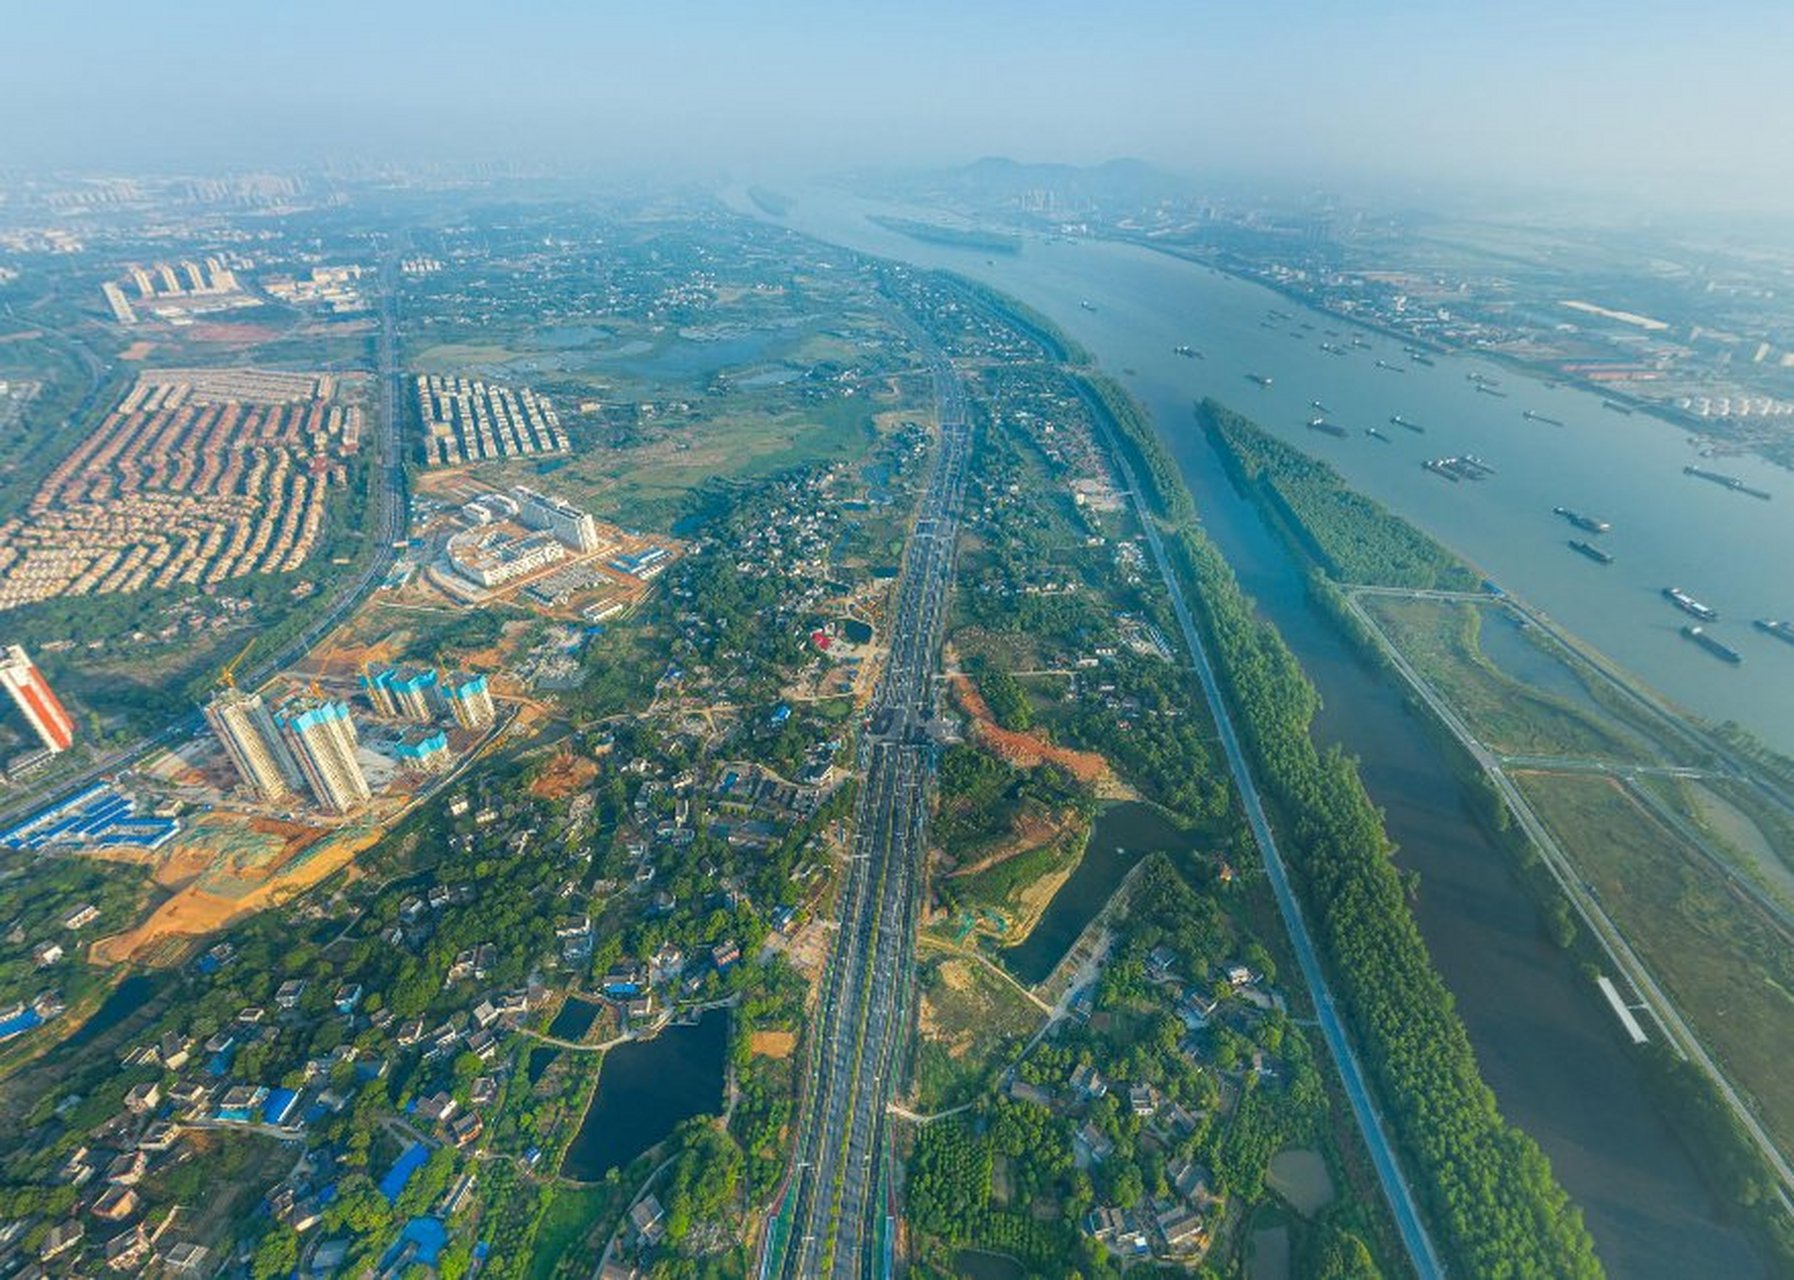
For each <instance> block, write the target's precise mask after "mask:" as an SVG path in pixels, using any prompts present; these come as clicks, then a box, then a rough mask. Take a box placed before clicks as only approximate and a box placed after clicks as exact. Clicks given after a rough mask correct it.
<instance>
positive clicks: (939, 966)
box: [916, 943, 1045, 1112]
mask: <svg viewBox="0 0 1794 1280" xmlns="http://www.w3.org/2000/svg"><path fill="white" fill-rule="evenodd" d="M921 974H922V1011H921V1027H922V1044H921V1047H920V1052H919V1053H918V1055H917V1058H918V1069H917V1072H916V1105H917V1106H918V1108H919V1109H920V1110H922V1111H924V1112H927V1111H931V1110H935V1109H938V1108H942V1107H948V1106H954V1105H956V1104H957V1103H959V1102H962V1101H965V1100H966V1098H967V1096H969V1095H968V1093H967V1091H968V1090H969V1089H971V1088H972V1087H973V1086H974V1085H975V1084H976V1083H977V1082H979V1081H980V1080H982V1079H983V1078H984V1077H985V1076H986V1075H987V1073H988V1072H989V1070H990V1069H991V1068H992V1067H993V1066H995V1065H997V1064H998V1063H999V1062H1002V1061H1006V1060H1007V1058H1008V1057H1009V1056H1010V1055H1012V1054H1014V1053H1015V1052H1017V1051H1018V1050H1019V1049H1020V1048H1021V1046H1022V1044H1023V1043H1024V1042H1025V1041H1026V1040H1027V1038H1028V1037H1029V1036H1030V1035H1032V1034H1033V1033H1034V1031H1035V1029H1036V1028H1037V1027H1039V1025H1040V1023H1041V1020H1042V1019H1043V1018H1044V1016H1045V1015H1044V1014H1043V1013H1042V1011H1041V1010H1040V1008H1039V1007H1038V1006H1037V1005H1035V1004H1034V1002H1033V1001H1031V1000H1029V999H1028V998H1027V997H1026V996H1025V995H1023V994H1022V992H1021V991H1020V990H1019V989H1018V988H1017V987H1016V986H1015V985H1014V984H1012V983H1011V982H1009V981H1008V980H1007V979H1006V978H1004V977H1003V976H1002V975H1000V974H998V973H996V972H994V971H993V970H992V969H991V968H990V966H989V965H987V964H985V963H984V962H982V961H980V960H977V959H974V958H972V957H969V956H964V955H957V954H953V953H950V952H945V951H941V950H935V949H934V948H932V947H929V946H928V945H927V944H926V943H925V944H924V950H923V954H922V965H921Z"/></svg>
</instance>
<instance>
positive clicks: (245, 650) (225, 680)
mask: <svg viewBox="0 0 1794 1280" xmlns="http://www.w3.org/2000/svg"><path fill="white" fill-rule="evenodd" d="M259 639H261V637H260V636H255V637H252V638H251V639H250V641H249V643H248V644H246V645H244V646H243V647H242V649H240V650H238V652H237V656H236V657H234V658H232V659H231V660H230V661H229V662H227V663H225V664H224V669H223V670H222V671H220V672H219V673H218V683H219V684H221V685H223V686H224V687H225V688H226V689H235V688H236V687H237V668H238V667H240V666H241V665H243V659H245V658H247V657H248V656H249V651H250V650H251V649H253V648H255V642H256V641H257V640H259Z"/></svg>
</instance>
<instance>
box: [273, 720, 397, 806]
mask: <svg viewBox="0 0 1794 1280" xmlns="http://www.w3.org/2000/svg"><path fill="white" fill-rule="evenodd" d="M274 723H275V724H276V725H278V726H279V727H280V733H281V737H282V738H283V739H284V740H285V741H286V744H287V747H288V748H289V749H290V750H291V751H292V753H293V758H294V759H295V760H297V761H298V762H299V771H300V772H301V773H303V774H304V775H305V781H306V784H307V785H308V786H309V787H310V788H311V793H312V797H313V798H314V799H315V800H316V801H317V802H318V804H319V805H320V806H322V807H323V808H326V809H332V810H334V811H336V812H337V813H347V812H348V811H349V810H350V809H353V808H354V807H355V806H356V805H358V804H361V803H363V802H365V801H367V800H368V799H370V798H372V796H373V792H372V791H371V790H370V789H369V788H368V780H367V776H366V775H365V774H363V773H362V771H361V762H360V761H359V760H358V759H356V756H355V748H356V746H357V744H358V742H359V739H358V738H357V737H356V735H355V722H354V720H352V719H351V718H350V716H349V707H348V704H347V703H343V702H337V701H335V700H333V699H327V698H307V697H295V698H289V699H288V700H287V701H285V702H283V703H281V704H280V706H279V707H278V708H277V709H276V710H275V712H274Z"/></svg>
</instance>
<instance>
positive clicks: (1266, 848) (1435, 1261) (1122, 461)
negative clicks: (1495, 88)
mask: <svg viewBox="0 0 1794 1280" xmlns="http://www.w3.org/2000/svg"><path fill="white" fill-rule="evenodd" d="M1078 388H1079V392H1080V394H1081V395H1082V396H1083V398H1084V402H1085V404H1086V405H1087V406H1088V407H1089V409H1090V413H1091V416H1092V417H1093V418H1094V419H1095V420H1096V423H1097V430H1098V432H1099V434H1100V435H1101V436H1102V439H1103V443H1104V445H1105V447H1106V448H1107V449H1108V452H1109V456H1110V458H1111V459H1113V461H1114V463H1115V466H1116V469H1117V470H1118V471H1119V472H1120V473H1121V478H1122V483H1123V485H1124V487H1125V488H1126V489H1127V491H1128V494H1129V496H1130V498H1131V500H1132V502H1133V505H1134V511H1135V514H1136V515H1137V516H1138V518H1139V521H1140V527H1141V528H1142V529H1143V530H1145V533H1146V541H1147V545H1148V546H1149V547H1150V548H1151V550H1152V558H1153V562H1154V564H1156V565H1157V566H1158V570H1159V575H1160V577H1161V578H1163V579H1164V582H1165V589H1166V591H1167V592H1169V593H1170V596H1171V607H1172V610H1173V612H1175V613H1176V615H1177V625H1178V630H1179V631H1180V632H1181V633H1182V635H1183V638H1184V644H1185V645H1186V646H1187V647H1188V648H1189V650H1190V657H1191V662H1192V664H1193V665H1194V666H1195V668H1196V676H1197V679H1198V680H1199V681H1200V682H1201V684H1202V693H1203V696H1204V697H1205V698H1206V699H1207V700H1208V705H1209V711H1210V713H1211V714H1212V715H1213V717H1214V721H1215V730H1216V733H1217V735H1218V736H1219V738H1220V740H1221V746H1222V749H1223V751H1224V752H1225V753H1226V756H1227V767H1228V769H1229V770H1230V771H1231V772H1232V774H1233V781H1234V785H1235V786H1236V787H1237V788H1238V789H1239V793H1240V803H1241V804H1242V806H1243V807H1244V808H1245V812H1246V821H1247V824H1248V825H1249V826H1250V827H1251V829H1252V838H1253V840H1254V841H1255V842H1256V843H1257V845H1258V852H1259V856H1260V857H1261V858H1262V859H1263V861H1264V868H1265V875H1266V876H1267V878H1268V879H1269V880H1270V884H1271V891H1272V893H1273V894H1274V895H1275V896H1276V899H1277V909H1278V911H1279V912H1280V913H1281V914H1282V916H1283V925H1284V928H1285V929H1286V930H1287V931H1288V932H1289V942H1290V948H1291V949H1292V950H1293V951H1294V952H1295V954H1296V962H1297V964H1298V966H1299V967H1300V968H1301V970H1302V978H1303V981H1304V982H1306V983H1307V985H1308V995H1309V998H1310V1000H1311V1001H1312V1002H1313V1004H1314V1010H1315V1018H1316V1020H1317V1021H1318V1022H1319V1024H1320V1028H1321V1034H1322V1036H1324V1037H1325V1039H1326V1041H1327V1048H1328V1050H1329V1051H1330V1052H1331V1053H1332V1056H1333V1062H1334V1065H1335V1066H1337V1067H1338V1068H1339V1078H1340V1084H1341V1085H1342V1086H1343V1088H1344V1090H1345V1096H1346V1100H1347V1101H1348V1102H1349V1103H1350V1104H1351V1107H1352V1114H1353V1116H1354V1117H1355V1118H1356V1119H1357V1121H1358V1128H1359V1130H1360V1131H1361V1132H1362V1133H1363V1135H1364V1145H1365V1148H1366V1149H1367V1150H1368V1151H1369V1153H1370V1159H1371V1164H1372V1165H1373V1166H1375V1168H1376V1171H1377V1179H1378V1181H1379V1182H1380V1183H1381V1184H1382V1187H1383V1194H1384V1196H1385V1197H1386V1198H1387V1199H1388V1201H1389V1208H1390V1211H1391V1213H1392V1214H1393V1216H1394V1218H1395V1225H1396V1229H1397V1231H1399V1232H1400V1234H1401V1238H1402V1245H1403V1247H1404V1248H1405V1249H1406V1250H1407V1254H1408V1261H1409V1262H1410V1264H1411V1265H1412V1266H1413V1268H1414V1272H1415V1274H1416V1275H1417V1276H1418V1277H1419V1278H1420V1280H1437V1277H1440V1276H1443V1275H1444V1274H1445V1267H1444V1264H1443V1263H1442V1262H1441V1261H1440V1259H1439V1254H1438V1251H1437V1250H1436V1249H1435V1247H1434V1245H1433V1240H1432V1236H1431V1235H1430V1234H1429V1233H1428V1231H1427V1227H1426V1222H1425V1220H1424V1219H1423V1218H1422V1216H1421V1212H1420V1205H1419V1201H1418V1200H1417V1199H1416V1197H1415V1194H1414V1188H1413V1187H1412V1186H1411V1185H1410V1184H1409V1182H1408V1179H1407V1176H1406V1175H1405V1174H1404V1173H1403V1172H1402V1168H1401V1163H1400V1161H1399V1160H1398V1159H1397V1158H1396V1154H1395V1146H1394V1143H1393V1142H1391V1140H1390V1138H1389V1134H1388V1133H1387V1131H1386V1130H1385V1128H1384V1125H1383V1118H1382V1116H1381V1115H1379V1114H1378V1112H1377V1107H1376V1103H1375V1101H1374V1100H1373V1099H1372V1097H1371V1092H1370V1086H1369V1085H1368V1084H1367V1083H1366V1082H1365V1079H1364V1070H1363V1067H1362V1066H1361V1065H1360V1064H1359V1062H1358V1056H1357V1054H1356V1053H1355V1052H1354V1051H1353V1049H1352V1044H1351V1040H1350V1039H1349V1038H1348V1037H1347V1035H1346V1031H1345V1024H1344V1023H1343V1022H1342V1021H1341V1019H1340V1016H1339V1011H1338V1009H1337V1007H1336V1006H1335V1005H1334V1002H1333V993H1332V991H1331V990H1330V989H1329V988H1328V986H1327V978H1326V975H1325V973H1323V972H1322V970H1321V964H1320V958H1319V954H1318V953H1317V952H1316V950H1315V946H1314V940H1313V938H1312V937H1311V936H1310V934H1309V932H1308V923H1307V921H1306V920H1304V919H1303V916H1302V908H1301V905H1300V904H1299V903H1298V902H1297V901H1296V895H1295V891H1294V890H1293V889H1292V888H1291V887H1290V883H1289V873H1288V870H1287V869H1286V868H1285V866H1284V862H1283V855H1282V854H1280V853H1279V852H1278V850H1277V841H1276V838H1275V837H1274V836H1273V835H1272V833H1271V824H1270V821H1269V819H1267V818H1266V816H1265V811H1264V805H1263V803H1262V802H1261V800H1260V799H1259V795H1258V787H1257V786H1256V784H1254V782H1253V780H1252V771H1251V770H1250V769H1249V768H1248V767H1247V764H1246V756H1245V752H1244V751H1243V750H1242V749H1241V747H1240V740H1239V735H1238V734H1237V733H1236V732H1235V730H1234V726H1233V717H1232V716H1231V715H1230V714H1229V713H1228V710H1227V703H1226V700H1225V699H1224V698H1223V697H1222V696H1221V686H1220V684H1219V682H1218V681H1217V680H1216V679H1215V671H1214V667H1213V666H1212V665H1211V663H1210V662H1209V657H1208V652H1207V650H1206V649H1204V648H1203V644H1202V637H1201V635H1200V634H1199V633H1198V632H1197V630H1196V623H1195V620H1194V618H1193V617H1192V616H1191V613H1190V608H1189V605H1188V603H1187V602H1186V601H1185V599H1184V593H1183V587H1182V585H1181V584H1180V583H1179V581H1178V577H1177V574H1176V572H1175V571H1174V570H1173V569H1172V566H1171V560H1170V557H1169V556H1168V555H1167V554H1166V552H1165V543H1164V539H1163V538H1162V537H1161V536H1160V534H1159V528H1158V525H1157V523H1156V522H1155V520H1154V518H1153V514H1152V512H1151V511H1150V510H1148V509H1147V505H1146V500H1145V497H1144V496H1143V491H1142V490H1141V488H1140V484H1139V482H1138V480H1137V479H1136V478H1135V475H1134V468H1133V464H1132V463H1131V462H1130V461H1129V459H1128V455H1127V453H1126V451H1125V450H1124V449H1123V448H1122V447H1121V443H1120V441H1119V440H1118V439H1117V438H1116V435H1115V428H1114V424H1113V423H1112V422H1111V421H1110V419H1109V415H1108V411H1107V410H1106V409H1105V408H1104V407H1103V405H1102V403H1101V401H1099V400H1098V399H1097V398H1096V396H1095V395H1093V394H1092V393H1091V392H1090V391H1089V390H1088V388H1086V387H1085V386H1084V384H1083V383H1082V382H1080V383H1079V384H1078Z"/></svg>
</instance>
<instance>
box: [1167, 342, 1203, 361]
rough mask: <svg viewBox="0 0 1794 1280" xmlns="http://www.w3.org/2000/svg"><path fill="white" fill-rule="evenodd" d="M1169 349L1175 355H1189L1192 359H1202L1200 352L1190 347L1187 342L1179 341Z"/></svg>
mask: <svg viewBox="0 0 1794 1280" xmlns="http://www.w3.org/2000/svg"><path fill="white" fill-rule="evenodd" d="M1171 350H1172V351H1173V352H1175V353H1176V354H1177V355H1180V356H1189V357H1190V358H1191V359H1192V360H1200V359H1202V352H1200V351H1198V350H1196V348H1195V347H1192V346H1191V345H1190V344H1189V343H1187V342H1180V343H1178V344H1177V345H1176V346H1175V347H1173V348H1171Z"/></svg>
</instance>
